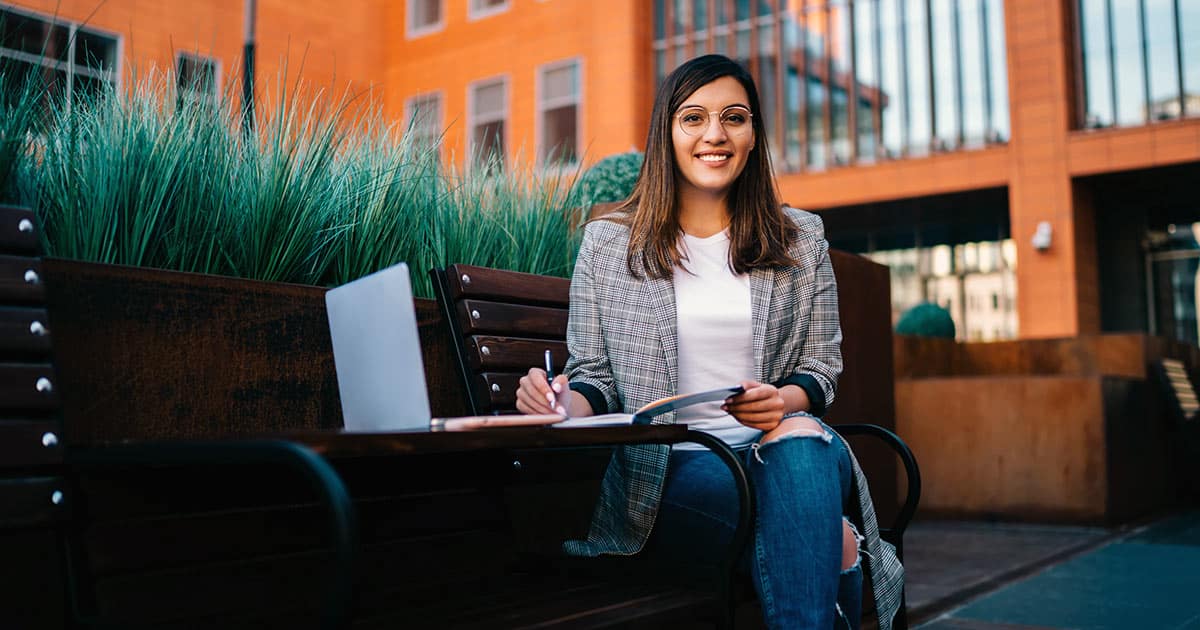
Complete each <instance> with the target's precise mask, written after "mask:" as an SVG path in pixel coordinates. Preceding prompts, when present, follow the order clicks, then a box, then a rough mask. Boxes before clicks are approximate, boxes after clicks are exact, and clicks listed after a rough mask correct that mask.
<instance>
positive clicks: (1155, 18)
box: [1146, 0, 1194, 120]
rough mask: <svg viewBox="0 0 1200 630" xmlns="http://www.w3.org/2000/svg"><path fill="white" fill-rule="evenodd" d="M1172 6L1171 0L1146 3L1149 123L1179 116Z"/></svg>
mask: <svg viewBox="0 0 1200 630" xmlns="http://www.w3.org/2000/svg"><path fill="white" fill-rule="evenodd" d="M1173 4H1174V3H1173V0H1146V53H1147V57H1148V59H1147V62H1148V63H1147V68H1148V69H1149V70H1150V77H1149V78H1150V120H1166V119H1168V118H1179V117H1180V115H1181V114H1182V112H1181V111H1180V108H1179V64H1178V62H1177V61H1176V58H1175V52H1176V51H1175V8H1174V7H1173V6H1172V5H1173ZM1193 4H1194V3H1193Z"/></svg>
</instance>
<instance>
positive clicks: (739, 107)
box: [672, 105, 754, 138]
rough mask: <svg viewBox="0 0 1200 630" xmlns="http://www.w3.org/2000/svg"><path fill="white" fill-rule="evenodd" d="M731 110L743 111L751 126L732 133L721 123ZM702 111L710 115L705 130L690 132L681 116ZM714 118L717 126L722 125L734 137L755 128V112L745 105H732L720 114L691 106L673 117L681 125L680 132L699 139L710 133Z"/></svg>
mask: <svg viewBox="0 0 1200 630" xmlns="http://www.w3.org/2000/svg"><path fill="white" fill-rule="evenodd" d="M731 109H733V110H741V111H743V112H745V113H746V122H747V123H750V124H748V125H746V128H745V129H737V130H736V131H730V130H729V128H728V127H726V126H725V123H724V122H722V121H721V117H722V116H724V115H725V112H727V111H729V110H731ZM701 111H703V112H705V113H706V114H708V120H707V121H706V122H705V123H704V128H703V129H701V130H700V131H699V132H698V133H692V132H690V131H688V130H687V129H686V128H684V126H683V120H682V119H680V116H682V115H683V114H684V113H685V112H697V113H699V112H701ZM713 116H716V117H717V124H718V125H721V129H724V130H725V133H727V134H729V135H731V136H734V135H739V136H740V135H742V134H744V133H746V131H748V130H750V129H753V128H754V112H752V111H750V108H749V107H746V106H744V105H730V106H728V107H726V108H725V109H722V110H721V111H719V112H714V111H710V110H708V109H705V108H704V107H701V106H699V105H689V106H687V107H682V108H680V109H679V111H677V112H675V115H674V116H672V118H674V119H675V124H677V125H679V130H680V131H682V132H683V134H684V135H686V136H688V137H691V138H697V137H700V136H703V135H704V134H706V133H708V130H709V129H710V128H711V127H712V121H713Z"/></svg>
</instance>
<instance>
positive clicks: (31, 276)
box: [25, 269, 42, 284]
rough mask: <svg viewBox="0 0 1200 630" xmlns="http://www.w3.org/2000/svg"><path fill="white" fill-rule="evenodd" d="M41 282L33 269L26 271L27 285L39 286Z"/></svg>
mask: <svg viewBox="0 0 1200 630" xmlns="http://www.w3.org/2000/svg"><path fill="white" fill-rule="evenodd" d="M41 280H42V279H41V278H39V277H38V275H37V272H36V271H34V270H32V269H26V270H25V283H26V284H37V283H39V282H41Z"/></svg>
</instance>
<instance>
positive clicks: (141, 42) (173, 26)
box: [4, 0, 387, 101]
mask: <svg viewBox="0 0 1200 630" xmlns="http://www.w3.org/2000/svg"><path fill="white" fill-rule="evenodd" d="M4 4H9V5H13V6H16V7H18V8H19V9H26V10H29V11H32V12H35V13H37V14H39V15H41V16H44V17H51V16H58V17H59V18H60V19H61V20H63V21H70V22H74V23H76V24H85V25H86V26H89V27H91V28H94V29H98V30H101V31H106V32H108V33H109V34H113V35H117V36H119V37H120V54H121V65H120V68H119V70H120V75H121V81H123V82H124V81H128V78H129V74H130V72H131V71H135V72H138V73H142V72H145V71H146V70H148V69H149V68H150V67H152V66H155V67H158V68H160V69H162V68H173V67H174V63H175V61H174V60H175V53H179V52H183V53H195V54H199V55H203V56H207V57H213V58H215V59H217V60H219V62H220V66H221V68H220V80H221V81H222V85H224V83H225V82H228V81H229V80H230V79H231V78H236V77H240V76H241V67H242V43H243V31H244V28H245V26H244V19H243V1H242V0H197V1H195V2H175V1H173V0H168V1H164V0H106V1H101V0H16V1H7V2H5V3H4ZM385 4H387V3H386V2H385V1H384V0H354V1H353V2H338V3H335V2H326V1H324V0H258V13H257V15H258V19H257V52H256V57H257V64H256V65H257V69H256V75H257V81H256V84H257V86H258V94H259V95H260V96H259V99H260V101H261V99H263V98H264V97H265V96H266V94H268V93H269V92H270V91H271V90H273V89H274V87H275V83H276V78H277V76H279V72H280V70H281V69H282V68H284V67H286V68H287V71H288V77H289V78H290V80H293V81H294V80H295V78H296V77H297V76H298V75H302V76H303V79H304V81H305V82H306V83H307V84H309V85H310V86H312V87H314V88H324V89H326V90H327V91H331V92H333V93H334V94H335V95H338V96H340V95H341V93H342V92H343V91H344V90H346V89H347V87H350V88H351V89H353V90H355V91H363V90H366V89H368V88H370V87H371V86H372V85H376V86H378V85H380V84H381V82H382V78H383V74H384V72H383V69H384V61H383V55H384V53H383V50H384V48H383V46H384V43H385V41H386V38H385V36H384V35H385V28H386V24H385V22H384V20H383V15H384V5H385ZM240 94H241V91H240V82H239V83H237V84H235V85H234V86H233V96H234V98H235V99H238V98H239V96H240ZM379 100H382V98H381V97H380V98H379Z"/></svg>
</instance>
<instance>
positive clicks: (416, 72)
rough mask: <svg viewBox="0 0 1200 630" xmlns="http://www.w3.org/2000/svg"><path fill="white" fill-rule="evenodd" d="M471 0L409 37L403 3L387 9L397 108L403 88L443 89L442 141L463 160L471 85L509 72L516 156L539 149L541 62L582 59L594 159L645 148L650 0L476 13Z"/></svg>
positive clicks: (586, 148) (529, 0)
mask: <svg viewBox="0 0 1200 630" xmlns="http://www.w3.org/2000/svg"><path fill="white" fill-rule="evenodd" d="M467 3H468V0H446V2H445V3H444V5H443V6H444V14H443V19H444V26H443V27H442V28H441V29H440V30H438V31H435V32H432V33H429V34H426V35H422V36H419V37H415V38H412V39H408V38H407V37H406V34H405V33H406V26H405V19H406V15H405V8H404V3H402V2H395V3H391V5H389V7H388V9H387V18H386V19H387V23H388V42H387V61H388V64H387V73H386V76H385V79H386V81H387V101H388V111H389V113H391V114H392V115H393V116H394V117H395V118H400V117H401V116H403V114H404V101H405V99H406V98H408V97H410V96H413V95H415V94H420V93H424V92H433V91H438V92H441V93H442V98H443V104H442V112H443V123H442V124H443V126H444V127H445V128H446V138H445V146H446V148H447V151H448V153H449V154H453V155H454V157H455V158H456V161H457V162H459V163H460V164H461V163H462V160H463V157H464V155H465V153H466V151H467V143H466V137H467V136H466V133H467V106H468V100H467V98H468V97H467V90H468V86H469V85H470V84H471V83H473V82H476V81H479V80H482V79H489V78H493V77H497V76H505V77H507V78H508V95H509V100H508V117H507V129H506V135H507V138H506V145H507V146H506V152H507V155H508V158H509V163H510V164H511V163H512V162H513V157H514V156H517V155H522V156H523V157H524V159H525V161H526V162H530V163H531V162H532V161H533V159H534V157H535V155H536V144H535V142H536V139H535V125H536V123H535V119H536V117H537V100H536V99H537V90H536V84H537V79H536V75H537V73H538V68H539V67H540V66H542V65H544V64H547V63H552V62H556V61H562V60H567V59H572V58H576V59H579V60H580V63H581V70H582V74H581V88H580V91H581V107H580V113H579V126H580V128H581V129H582V133H581V134H580V137H579V150H580V153H581V154H582V155H583V157H584V160H585V161H587V162H594V161H595V160H596V159H598V158H600V157H604V156H606V155H611V154H613V153H619V152H623V151H628V150H629V149H630V148H633V147H637V148H638V149H641V148H644V147H643V145H644V143H645V135H646V126H647V124H648V121H649V119H650V106H651V104H652V102H653V90H654V81H653V78H652V76H651V66H650V63H651V60H650V33H649V31H650V28H651V24H650V10H649V9H650V3H649V2H645V0H608V1H606V2H591V1H590V0H554V1H553V2H542V1H535V0H512V2H511V4H510V6H509V8H508V9H507V10H506V11H503V12H500V13H497V14H493V15H489V16H487V17H483V18H479V19H475V20H471V19H468V15H467Z"/></svg>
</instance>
